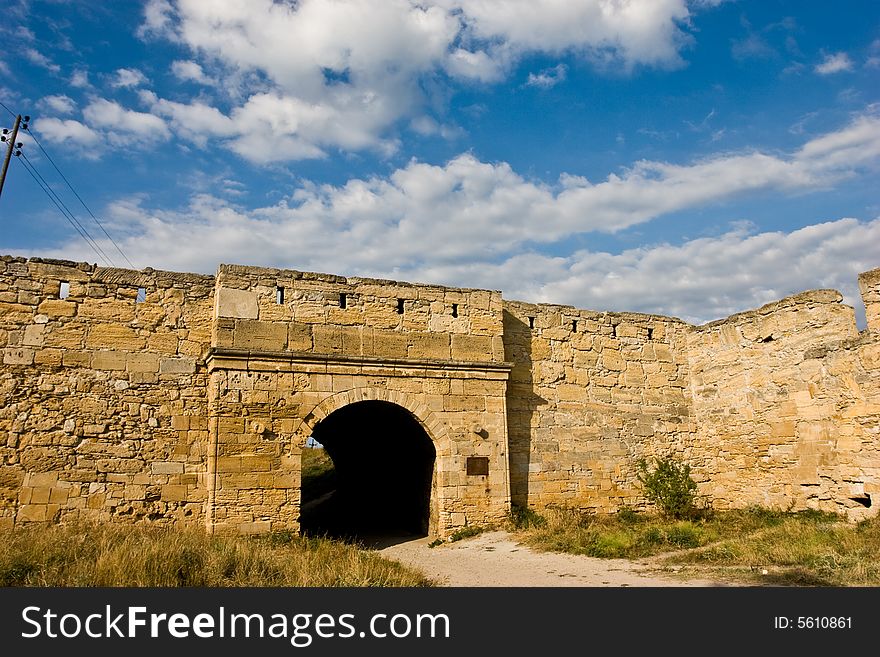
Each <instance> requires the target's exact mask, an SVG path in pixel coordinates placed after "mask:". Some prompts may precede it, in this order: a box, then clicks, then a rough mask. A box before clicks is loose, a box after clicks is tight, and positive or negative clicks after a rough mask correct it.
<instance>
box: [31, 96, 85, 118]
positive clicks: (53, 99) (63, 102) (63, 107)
mask: <svg viewBox="0 0 880 657" xmlns="http://www.w3.org/2000/svg"><path fill="white" fill-rule="evenodd" d="M39 104H40V106H42V107H46V108H47V109H49V110H51V111H53V112H56V113H58V114H73V112H74V110H75V109H76V104H75V103H74V102H73V99H72V98H71V97H70V96H65V95H63V94H61V95H57V96H45V97H44V98H41V99H40V102H39Z"/></svg>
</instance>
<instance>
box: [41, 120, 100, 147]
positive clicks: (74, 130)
mask: <svg viewBox="0 0 880 657" xmlns="http://www.w3.org/2000/svg"><path fill="white" fill-rule="evenodd" d="M34 130H35V131H36V132H38V133H39V134H40V137H44V138H45V139H46V140H47V141H50V142H54V143H56V144H61V143H64V142H71V143H73V144H80V145H83V146H93V145H95V144H97V143H98V142H99V141H100V139H101V136H100V135H99V134H98V133H97V132H95V131H94V130H92V129H91V128H90V127H88V126H87V125H83V124H82V123H80V122H79V121H74V120H73V119H56V118H46V119H37V120H36V123H35V125H34Z"/></svg>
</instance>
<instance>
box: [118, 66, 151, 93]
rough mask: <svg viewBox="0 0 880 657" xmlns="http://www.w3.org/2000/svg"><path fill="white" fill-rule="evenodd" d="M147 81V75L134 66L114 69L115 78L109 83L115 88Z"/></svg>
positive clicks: (139, 84)
mask: <svg viewBox="0 0 880 657" xmlns="http://www.w3.org/2000/svg"><path fill="white" fill-rule="evenodd" d="M146 82H147V76H145V75H144V74H143V73H142V72H141V71H139V70H138V69H136V68H118V69H116V78H115V79H114V80H113V81H112V82H111V83H110V84H111V85H112V86H114V87H117V88H120V87H121V88H126V89H127V88H130V87H140V86H141V85H143V84H145V83H146Z"/></svg>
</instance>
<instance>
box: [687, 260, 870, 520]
mask: <svg viewBox="0 0 880 657" xmlns="http://www.w3.org/2000/svg"><path fill="white" fill-rule="evenodd" d="M878 274H880V270H875V271H874V272H869V275H863V276H862V277H860V282H862V283H863V287H862V289H863V291H865V288H866V285H865V283H866V282H870V281H875V282H874V283H873V287H871V286H870V285H868V286H867V287H869V288H870V289H868V293H869V294H866V296H865V301H866V305H867V306H868V308H869V309H872V310H871V311H870V312H874V313H876V304H877V301H876V297H871V294H876V292H877V285H876V281H877V280H878V279H880V276H878ZM840 301H841V295H840V294H839V293H838V292H836V291H834V290H817V291H812V292H805V293H802V294H798V295H795V296H792V297H788V298H786V299H783V300H781V301H779V302H776V303H771V304H768V305H765V306H763V307H762V308H760V309H758V310H755V311H750V312H746V313H741V314H738V315H734V316H732V317H730V318H728V319H725V320H720V321H717V322H712V323H710V324H707V325H705V326H701V327H696V328H695V329H694V330H693V331H692V332H691V333H690V335H689V339H688V356H689V362H690V377H691V386H690V387H691V390H692V393H693V408H694V416H695V419H696V424H697V427H698V433H697V440H696V441H695V443H694V445H693V448H692V449H691V450H690V451H689V453H688V454H687V458H688V461H689V462H690V463H692V464H693V465H694V466H695V470H694V474H695V478H697V479H698V480H699V481H700V482H701V492H702V493H704V494H706V495H707V496H708V497H709V498H710V499H711V500H713V503H714V504H715V505H716V506H718V507H744V506H747V505H749V504H759V505H762V506H769V507H776V508H782V509H786V508H793V509H796V510H799V509H805V508H814V509H823V510H829V511H844V512H846V513H847V514H848V515H849V516H851V517H853V518H858V517H864V516H867V515H874V514H876V511H877V508H876V505H877V503H878V494H880V479H878V475H880V470H878V466H880V460H878V444H880V442H878V438H880V372H878V367H880V345H878V334H877V332H876V330H868V331H864V332H862V334H861V335H860V334H859V333H858V331H857V329H856V325H855V318H854V312H853V309H852V308H850V307H849V306H845V305H842V304H841V303H840ZM869 316H872V317H874V324H873V325H869V326H876V314H874V315H870V314H869ZM872 506H873V507H874V508H873V509H872V508H871V507H872Z"/></svg>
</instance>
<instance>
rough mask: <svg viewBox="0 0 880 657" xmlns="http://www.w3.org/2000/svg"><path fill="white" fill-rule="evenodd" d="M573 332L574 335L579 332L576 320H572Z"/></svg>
mask: <svg viewBox="0 0 880 657" xmlns="http://www.w3.org/2000/svg"><path fill="white" fill-rule="evenodd" d="M571 332H572V333H577V332H578V321H577V320H576V319H573V320H571Z"/></svg>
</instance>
